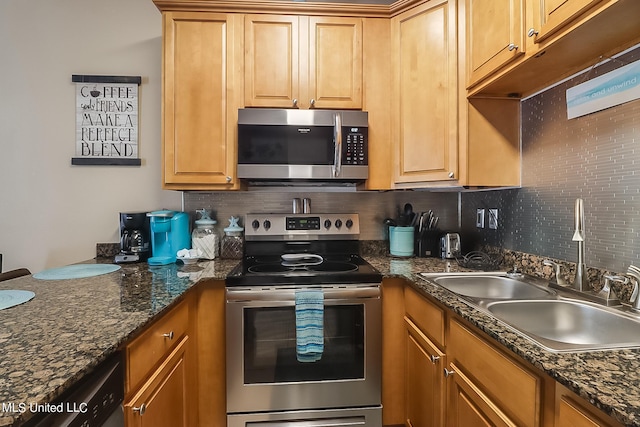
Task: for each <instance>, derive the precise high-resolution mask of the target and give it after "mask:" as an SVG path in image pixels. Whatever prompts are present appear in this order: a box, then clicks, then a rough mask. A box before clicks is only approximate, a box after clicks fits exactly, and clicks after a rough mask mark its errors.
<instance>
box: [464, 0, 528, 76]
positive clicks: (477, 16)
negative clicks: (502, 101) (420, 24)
mask: <svg viewBox="0 0 640 427" xmlns="http://www.w3.org/2000/svg"><path fill="white" fill-rule="evenodd" d="M465 6H466V7H465V9H466V49H467V87H470V86H473V85H474V84H475V83H477V82H478V81H480V80H482V79H484V78H486V77H488V76H490V75H491V74H492V73H493V72H494V71H496V70H498V69H500V68H501V67H503V66H505V65H506V64H508V63H510V62H511V61H513V60H515V59H517V58H520V57H522V56H523V55H524V53H525V46H524V36H525V28H524V27H525V20H524V16H523V0H466V5H465Z"/></svg>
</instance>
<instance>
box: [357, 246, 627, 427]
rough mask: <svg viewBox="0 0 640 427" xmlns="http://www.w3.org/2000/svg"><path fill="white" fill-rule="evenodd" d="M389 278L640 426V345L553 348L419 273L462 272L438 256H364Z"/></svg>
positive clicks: (614, 414)
mask: <svg viewBox="0 0 640 427" xmlns="http://www.w3.org/2000/svg"><path fill="white" fill-rule="evenodd" d="M365 258H366V259H367V261H369V262H370V263H371V264H372V265H373V266H374V267H376V268H377V269H378V270H379V271H380V272H381V273H382V274H383V275H384V276H385V277H403V278H406V279H408V280H409V282H411V283H413V284H414V286H415V287H416V288H417V289H419V290H421V291H422V292H424V293H425V294H427V295H429V296H431V297H433V298H434V299H436V300H437V301H439V302H440V303H442V304H443V305H444V306H446V307H448V308H449V309H451V310H452V311H454V312H455V313H456V314H458V315H460V316H461V317H462V318H464V319H466V320H468V321H469V322H471V323H472V324H474V325H475V326H477V327H478V328H480V329H481V330H482V331H484V332H485V333H486V334H487V335H489V336H490V337H491V338H493V339H495V340H496V341H498V342H499V343H501V344H502V345H504V346H505V347H507V348H508V349H510V350H511V351H513V352H514V353H515V354H517V355H518V356H520V357H522V358H523V359H524V360H526V361H528V362H529V363H531V364H532V365H534V366H535V367H536V368H538V369H540V370H542V371H543V372H545V373H547V374H548V375H549V376H551V377H552V378H554V379H555V380H557V381H558V382H560V383H561V384H563V385H565V386H566V387H567V388H569V389H570V390H573V391H574V392H575V393H577V394H578V395H580V396H582V397H583V398H585V399H586V400H588V401H589V402H591V404H593V405H595V406H596V407H598V408H600V409H601V410H602V411H604V412H605V413H607V414H609V415H611V416H612V417H613V418H615V419H616V420H618V421H619V422H621V423H622V424H624V425H628V426H636V427H637V426H640V349H633V350H607V351H594V352H583V353H552V352H549V351H546V350H544V349H543V348H541V347H539V346H537V345H536V344H534V343H532V342H531V341H529V340H527V339H525V338H523V337H521V336H520V335H518V334H516V333H514V332H513V331H511V330H510V329H508V328H507V327H505V326H504V325H502V324H501V323H500V322H498V321H497V320H495V319H493V318H492V317H490V316H488V315H486V314H484V313H483V312H481V311H479V310H477V309H475V308H472V307H471V306H469V305H467V304H465V303H464V302H462V301H461V300H460V299H459V298H457V297H455V296H454V295H453V294H451V293H449V292H447V291H445V290H443V289H440V288H438V287H437V286H434V285H432V284H430V283H429V282H428V281H426V280H423V279H422V278H420V276H419V275H418V273H420V272H439V271H464V269H462V268H460V267H459V266H458V265H457V263H456V262H455V261H443V260H440V259H437V258H411V259H407V260H403V259H393V258H389V257H386V256H370V257H365Z"/></svg>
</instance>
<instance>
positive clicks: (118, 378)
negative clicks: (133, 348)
mask: <svg viewBox="0 0 640 427" xmlns="http://www.w3.org/2000/svg"><path fill="white" fill-rule="evenodd" d="M123 364H124V362H123V358H122V353H120V352H118V353H116V354H115V355H113V356H111V357H110V358H109V359H107V360H105V361H104V362H102V363H101V364H100V365H98V366H97V367H96V369H95V370H94V371H93V372H92V373H90V374H88V375H87V376H86V377H85V378H83V379H81V380H80V381H79V382H78V383H77V384H75V385H74V386H73V387H72V388H71V389H69V390H68V391H67V392H66V393H65V394H63V395H62V396H60V398H58V399H56V400H55V401H54V402H51V403H50V404H48V405H49V406H48V407H49V408H51V410H47V406H46V405H45V407H44V408H43V409H44V411H43V412H42V413H40V412H39V413H38V415H37V416H36V417H34V418H33V419H31V420H29V422H27V423H26V424H25V427H45V426H47V427H62V426H64V427H76V426H78V427H123V426H124V414H123V410H122V400H123V398H124V369H123ZM52 407H55V412H54V410H53V408H52ZM58 408H61V409H62V410H61V411H58Z"/></svg>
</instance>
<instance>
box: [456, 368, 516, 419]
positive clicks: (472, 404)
mask: <svg viewBox="0 0 640 427" xmlns="http://www.w3.org/2000/svg"><path fill="white" fill-rule="evenodd" d="M448 372H449V373H448V378H449V379H450V382H449V402H448V407H447V426H448V427H490V426H492V427H515V426H516V425H517V423H515V422H513V421H512V420H510V419H509V417H507V416H506V415H505V414H504V413H502V412H501V411H500V410H499V409H498V408H497V407H496V406H495V405H494V404H493V402H492V401H491V400H490V399H489V398H488V397H487V396H485V395H484V394H483V393H482V392H481V391H480V390H479V388H478V387H477V386H476V385H475V384H474V383H473V382H472V381H471V380H470V379H469V378H468V377H467V376H465V375H464V374H463V373H462V371H461V370H460V369H458V367H457V366H456V365H455V364H453V363H452V364H451V366H450V367H449V370H448Z"/></svg>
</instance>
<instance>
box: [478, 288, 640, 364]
mask: <svg viewBox="0 0 640 427" xmlns="http://www.w3.org/2000/svg"><path fill="white" fill-rule="evenodd" d="M486 309H487V311H489V313H491V314H492V315H493V316H495V317H496V318H498V319H499V320H501V321H503V322H504V323H506V324H508V325H510V326H511V327H513V328H515V329H516V330H518V331H520V332H521V333H523V334H524V335H525V336H527V337H528V338H529V339H531V340H533V341H535V342H536V343H538V344H539V345H541V346H542V347H544V348H546V349H547V350H550V351H556V352H561V351H589V350H606V349H615V348H632V347H640V321H639V320H638V319H635V318H633V317H632V316H627V315H625V314H624V313H623V312H620V313H617V312H614V311H612V310H611V309H606V308H604V307H599V306H597V305H595V304H591V303H588V302H581V301H575V300H560V299H557V300H532V301H497V302H492V303H489V304H487V306H486Z"/></svg>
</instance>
